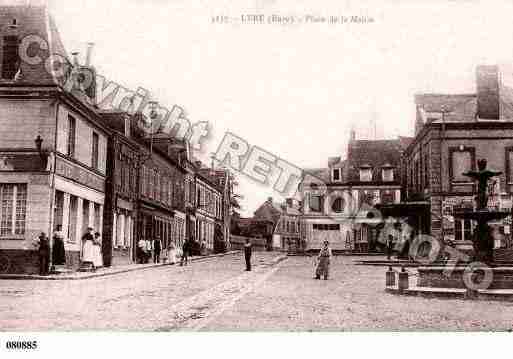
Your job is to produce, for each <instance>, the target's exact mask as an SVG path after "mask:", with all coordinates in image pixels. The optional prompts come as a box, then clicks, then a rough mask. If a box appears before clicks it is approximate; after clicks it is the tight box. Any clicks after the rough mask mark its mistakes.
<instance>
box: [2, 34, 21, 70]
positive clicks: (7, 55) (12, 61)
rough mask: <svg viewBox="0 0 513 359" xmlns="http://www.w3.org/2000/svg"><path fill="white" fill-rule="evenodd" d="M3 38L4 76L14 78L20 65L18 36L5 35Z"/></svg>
mask: <svg viewBox="0 0 513 359" xmlns="http://www.w3.org/2000/svg"><path fill="white" fill-rule="evenodd" d="M3 40H4V41H3V47H2V49H3V59H2V78H3V79H5V80H14V77H15V76H16V73H17V72H18V70H19V67H20V56H19V53H18V48H19V41H18V36H13V35H9V36H4V38H3Z"/></svg>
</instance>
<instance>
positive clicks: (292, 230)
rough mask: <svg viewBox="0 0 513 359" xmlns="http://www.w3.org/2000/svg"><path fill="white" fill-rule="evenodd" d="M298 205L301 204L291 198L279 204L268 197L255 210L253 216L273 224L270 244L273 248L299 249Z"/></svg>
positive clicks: (283, 249) (284, 249) (299, 216)
mask: <svg viewBox="0 0 513 359" xmlns="http://www.w3.org/2000/svg"><path fill="white" fill-rule="evenodd" d="M300 207H301V204H300V203H298V202H297V201H294V200H293V199H292V198H289V199H287V200H286V201H285V203H282V204H279V203H275V202H274V201H273V198H272V197H269V198H268V199H267V201H266V202H264V203H263V204H262V205H261V206H260V207H259V208H258V209H257V210H256V211H255V213H254V217H253V218H255V219H257V220H261V221H268V222H271V223H272V224H273V233H272V242H271V246H272V248H273V249H274V250H282V251H291V252H296V251H298V250H300V249H301V241H300V235H299V231H300V218H301V212H300Z"/></svg>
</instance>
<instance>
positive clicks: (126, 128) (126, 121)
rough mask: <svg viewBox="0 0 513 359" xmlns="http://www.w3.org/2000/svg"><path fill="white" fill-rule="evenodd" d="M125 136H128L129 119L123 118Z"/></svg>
mask: <svg viewBox="0 0 513 359" xmlns="http://www.w3.org/2000/svg"><path fill="white" fill-rule="evenodd" d="M125 137H130V119H129V118H125Z"/></svg>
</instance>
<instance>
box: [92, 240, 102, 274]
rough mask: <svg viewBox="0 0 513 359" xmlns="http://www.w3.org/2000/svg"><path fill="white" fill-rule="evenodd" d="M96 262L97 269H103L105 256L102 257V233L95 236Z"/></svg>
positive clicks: (94, 261)
mask: <svg viewBox="0 0 513 359" xmlns="http://www.w3.org/2000/svg"><path fill="white" fill-rule="evenodd" d="M93 248H94V260H93V264H94V267H95V268H100V267H103V256H102V237H101V235H100V233H98V232H96V233H95V234H94V247H93Z"/></svg>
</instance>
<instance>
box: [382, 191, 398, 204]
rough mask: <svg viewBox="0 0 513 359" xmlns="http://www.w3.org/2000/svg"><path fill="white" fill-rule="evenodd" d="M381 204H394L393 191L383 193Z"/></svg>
mask: <svg viewBox="0 0 513 359" xmlns="http://www.w3.org/2000/svg"><path fill="white" fill-rule="evenodd" d="M381 197H382V199H381V203H383V204H392V203H394V199H395V195H394V192H393V191H390V190H386V191H382V192H381Z"/></svg>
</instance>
